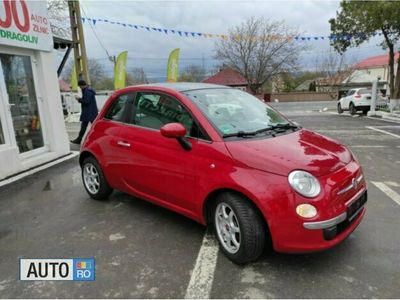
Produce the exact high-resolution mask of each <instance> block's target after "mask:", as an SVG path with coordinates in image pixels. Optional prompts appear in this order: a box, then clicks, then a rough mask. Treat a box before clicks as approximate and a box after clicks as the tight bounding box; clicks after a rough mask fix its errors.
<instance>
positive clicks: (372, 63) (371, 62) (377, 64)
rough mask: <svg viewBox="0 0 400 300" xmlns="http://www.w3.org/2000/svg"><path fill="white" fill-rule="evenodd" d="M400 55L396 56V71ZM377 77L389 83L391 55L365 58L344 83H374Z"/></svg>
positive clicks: (355, 66)
mask: <svg viewBox="0 0 400 300" xmlns="http://www.w3.org/2000/svg"><path fill="white" fill-rule="evenodd" d="M398 59H399V53H398V52H397V53H396V54H395V58H394V61H395V66H394V70H395V72H396V70H397V61H398ZM377 77H380V81H383V82H389V55H388V54H384V55H377V56H371V57H368V58H365V59H363V60H361V61H360V62H358V63H357V64H355V65H354V66H353V72H352V73H351V74H350V76H349V77H347V78H346V79H345V80H344V82H343V83H358V82H359V83H362V82H372V81H373V80H375V79H376V78H377Z"/></svg>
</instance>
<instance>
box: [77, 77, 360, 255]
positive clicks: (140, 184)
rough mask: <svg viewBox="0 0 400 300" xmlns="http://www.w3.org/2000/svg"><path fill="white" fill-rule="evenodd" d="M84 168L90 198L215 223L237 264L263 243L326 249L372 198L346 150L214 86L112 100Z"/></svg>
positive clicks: (127, 93)
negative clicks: (115, 197) (117, 194)
mask: <svg viewBox="0 0 400 300" xmlns="http://www.w3.org/2000/svg"><path fill="white" fill-rule="evenodd" d="M80 164H81V167H82V176H83V182H84V186H85V188H86V190H87V192H88V193H89V195H90V196H91V197H92V198H94V199H96V200H101V199H106V198H107V197H108V196H109V195H110V193H111V192H112V190H113V189H118V190H121V191H124V192H126V193H128V194H131V195H135V196H137V197H140V198H143V199H146V200H148V201H151V202H153V203H156V204H158V205H161V206H163V207H166V208H168V209H171V210H174V211H176V212H178V213H180V214H183V215H185V216H187V217H189V218H192V219H193V220H196V221H197V222H200V223H202V224H205V225H206V224H207V225H211V226H213V227H214V229H215V234H216V237H217V239H218V241H219V243H220V246H221V249H222V251H223V252H224V253H225V254H226V256H228V257H229V258H230V259H231V260H232V261H234V262H236V263H244V262H247V261H251V260H254V259H256V258H257V257H259V256H260V254H261V253H262V252H263V250H264V249H265V247H266V246H272V247H273V249H275V250H276V251H279V252H292V253H294V252H309V251H318V250H324V249H328V248H330V247H332V246H334V245H336V244H338V243H340V242H341V241H343V240H344V239H345V238H346V237H347V236H349V234H350V233H351V232H352V231H353V230H354V229H355V228H356V227H357V226H358V224H360V222H361V219H362V218H363V216H364V214H365V207H364V204H365V202H366V201H367V189H366V182H365V180H364V176H363V173H362V169H361V167H360V165H359V163H358V161H357V159H356V158H355V157H354V155H353V154H352V153H351V152H350V151H349V150H348V149H347V148H346V147H345V146H343V145H341V144H339V143H338V142H336V141H334V140H332V139H330V138H327V137H325V136H323V135H320V134H318V133H315V132H313V131H310V130H307V129H304V128H301V127H299V126H298V125H296V124H293V123H292V122H290V121H289V120H288V119H286V118H285V117H283V116H282V115H281V114H279V113H278V112H277V111H276V110H274V109H273V108H271V107H270V106H268V105H267V104H265V103H263V102H261V101H260V100H259V99H257V98H255V97H253V96H251V95H250V94H248V93H245V92H242V91H240V90H237V89H231V88H227V87H224V86H217V85H209V84H199V83H193V84H192V83H177V84H154V85H141V86H133V87H128V88H125V89H121V90H119V91H117V92H115V93H114V94H113V95H112V96H111V97H110V99H109V100H108V101H107V103H106V105H105V106H104V108H103V109H102V111H101V113H100V114H99V115H98V117H97V119H96V121H95V122H94V124H93V126H92V128H91V130H90V132H89V133H88V135H87V137H86V139H85V141H84V143H83V145H82V152H81V155H80Z"/></svg>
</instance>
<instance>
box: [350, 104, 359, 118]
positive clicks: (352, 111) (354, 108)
mask: <svg viewBox="0 0 400 300" xmlns="http://www.w3.org/2000/svg"><path fill="white" fill-rule="evenodd" d="M356 113H357V109H356V107H355V106H354V104H353V103H350V114H351V115H352V116H353V115H355V114H356Z"/></svg>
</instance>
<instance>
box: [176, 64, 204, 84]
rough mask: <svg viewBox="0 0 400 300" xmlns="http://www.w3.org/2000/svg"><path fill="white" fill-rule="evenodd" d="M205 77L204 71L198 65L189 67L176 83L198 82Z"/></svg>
mask: <svg viewBox="0 0 400 300" xmlns="http://www.w3.org/2000/svg"><path fill="white" fill-rule="evenodd" d="M205 76H206V71H205V70H204V69H203V68H202V67H201V66H198V65H189V66H187V67H186V68H185V70H184V71H183V72H182V74H181V75H180V76H179V80H178V81H186V82H200V81H202V80H203V79H204V77H205Z"/></svg>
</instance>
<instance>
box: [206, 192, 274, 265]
mask: <svg viewBox="0 0 400 300" xmlns="http://www.w3.org/2000/svg"><path fill="white" fill-rule="evenodd" d="M224 212H225V213H224ZM224 215H225V216H224ZM213 223H214V231H215V235H216V237H217V240H218V242H219V245H220V249H221V250H222V252H223V253H224V254H225V255H226V256H227V257H228V258H229V259H230V260H231V261H233V262H234V263H236V264H244V263H247V262H250V261H254V260H256V259H257V258H258V257H260V255H261V254H262V253H263V251H264V249H265V244H266V237H267V233H266V226H265V224H264V221H263V217H262V216H261V213H260V212H259V211H258V210H257V209H256V208H255V207H254V205H253V204H252V203H251V202H250V200H248V199H246V198H245V197H242V196H240V195H238V194H235V193H223V194H220V195H219V196H218V198H217V201H216V204H215V207H214V210H213ZM227 236H229V237H227ZM237 244H238V245H237Z"/></svg>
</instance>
